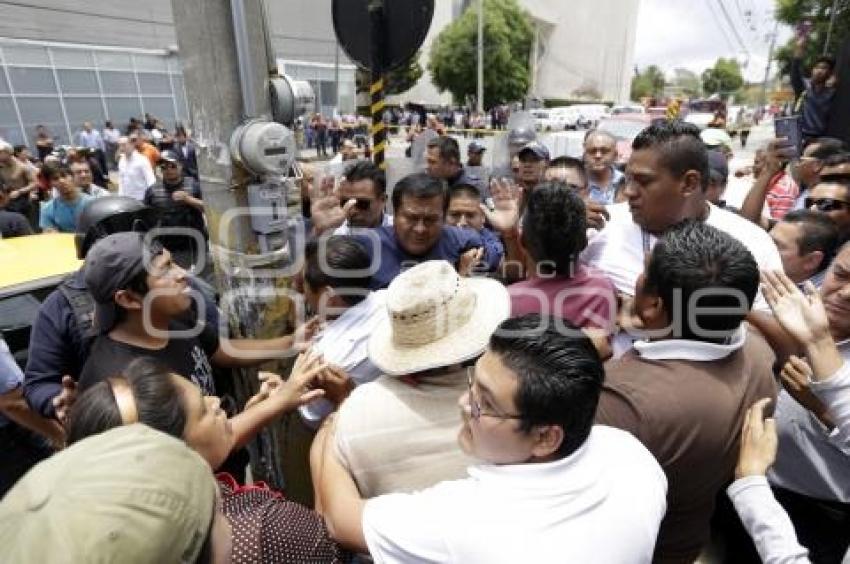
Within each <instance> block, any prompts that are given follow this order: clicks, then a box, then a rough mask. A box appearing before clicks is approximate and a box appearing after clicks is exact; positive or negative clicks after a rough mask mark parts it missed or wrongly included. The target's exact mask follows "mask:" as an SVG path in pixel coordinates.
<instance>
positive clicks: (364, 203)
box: [339, 198, 372, 211]
mask: <svg viewBox="0 0 850 564" xmlns="http://www.w3.org/2000/svg"><path fill="white" fill-rule="evenodd" d="M349 200H354V202H355V204H354V207H355V208H357V209H358V210H360V211H366V210H368V209H369V208H371V207H372V200H370V199H369V198H340V199H339V205H340V206H344V205H345V203H346V202H347V201H349Z"/></svg>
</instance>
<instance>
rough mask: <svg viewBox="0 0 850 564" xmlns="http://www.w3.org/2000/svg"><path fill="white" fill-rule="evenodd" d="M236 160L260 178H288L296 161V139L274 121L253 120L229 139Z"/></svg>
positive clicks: (286, 128)
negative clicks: (281, 176)
mask: <svg viewBox="0 0 850 564" xmlns="http://www.w3.org/2000/svg"><path fill="white" fill-rule="evenodd" d="M230 152H231V155H232V156H233V159H234V160H236V161H238V162H239V163H241V164H242V165H243V166H245V167H246V168H248V170H250V171H251V172H253V173H254V174H258V175H285V174H286V172H287V171H288V170H289V169H290V167H291V166H292V163H293V162H294V161H295V157H296V153H297V149H296V145H295V135H293V133H292V130H291V129H289V128H288V127H286V126H284V125H281V124H279V123H277V122H274V121H267V120H259V119H257V120H250V121H248V122H246V123H244V124H243V125H241V126H239V127H238V128H237V129H236V131H234V132H233V135H232V136H231V138H230Z"/></svg>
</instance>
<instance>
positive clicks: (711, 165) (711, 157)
mask: <svg viewBox="0 0 850 564" xmlns="http://www.w3.org/2000/svg"><path fill="white" fill-rule="evenodd" d="M708 174H709V175H710V176H711V177H712V178H715V179H717V180H719V181H720V182H722V183H723V184H725V183H726V181H727V180H728V179H729V163H728V162H727V161H726V155H724V154H723V153H721V152H720V151H709V152H708Z"/></svg>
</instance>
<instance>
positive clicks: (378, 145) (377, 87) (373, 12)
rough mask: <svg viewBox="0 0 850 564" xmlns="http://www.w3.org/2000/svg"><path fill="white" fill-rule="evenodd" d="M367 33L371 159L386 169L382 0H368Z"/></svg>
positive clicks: (384, 26)
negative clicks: (368, 41) (369, 72)
mask: <svg viewBox="0 0 850 564" xmlns="http://www.w3.org/2000/svg"><path fill="white" fill-rule="evenodd" d="M369 34H370V38H371V45H370V46H371V50H370V59H371V61H372V68H371V75H370V82H371V83H370V85H369V95H370V96H371V100H370V102H371V107H370V110H371V113H372V159H373V160H374V161H375V164H376V165H377V166H379V167H380V168H381V169H383V170H386V169H387V164H386V162H384V152H385V150H386V148H387V128H386V126H385V125H384V108H385V102H384V50H385V49H384V38H385V36H386V24H385V21H384V0H370V1H369Z"/></svg>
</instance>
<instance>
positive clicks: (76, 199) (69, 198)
mask: <svg viewBox="0 0 850 564" xmlns="http://www.w3.org/2000/svg"><path fill="white" fill-rule="evenodd" d="M46 174H47V178H48V180H49V181H50V185H51V186H52V187H53V188H55V189H56V191H57V192H58V197H56V198H53V199H52V200H50V201H49V202H45V203H44V204H42V206H41V216H40V218H39V221H38V226H39V227H41V229H42V230H44V231H45V232H47V233H51V232H57V231H58V232H60V233H74V232H75V231H76V230H77V219H79V217H80V213H82V211H83V208H85V207H86V204H87V203H88V202H89V200H91V199H92V197H91V196H89V195H88V194H85V193H83V192H82V191H80V189H79V188H78V187H77V185H76V183H75V182H74V173H73V172H72V171H71V169H70V168H68V167H66V166H62V167H59V168H55V169H47V171H46Z"/></svg>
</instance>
